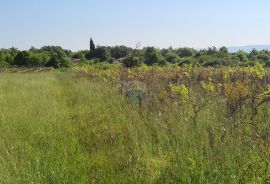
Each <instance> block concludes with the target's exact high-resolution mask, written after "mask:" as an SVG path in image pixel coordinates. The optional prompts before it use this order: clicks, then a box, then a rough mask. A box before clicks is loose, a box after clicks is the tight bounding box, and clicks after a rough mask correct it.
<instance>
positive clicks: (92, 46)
mask: <svg viewBox="0 0 270 184" xmlns="http://www.w3.org/2000/svg"><path fill="white" fill-rule="evenodd" d="M95 50H96V46H95V43H94V41H93V40H92V38H90V51H92V52H94V51H95Z"/></svg>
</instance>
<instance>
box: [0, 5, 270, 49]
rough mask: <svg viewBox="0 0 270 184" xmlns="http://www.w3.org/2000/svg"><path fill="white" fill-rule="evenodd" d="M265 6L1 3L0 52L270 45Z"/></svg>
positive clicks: (267, 13)
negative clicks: (46, 47)
mask: <svg viewBox="0 0 270 184" xmlns="http://www.w3.org/2000/svg"><path fill="white" fill-rule="evenodd" d="M269 8H270V1H269V0H257V1H255V0H24V1H23V0H0V25H1V26H0V48H9V47H11V46H15V47H17V48H19V49H28V48H30V47H31V46H35V47H41V46H44V45H60V46H62V47H64V48H67V49H72V50H79V49H88V40H89V37H90V36H92V37H93V39H94V41H95V42H96V44H99V45H127V46H132V47H134V46H135V45H136V43H137V42H138V41H140V42H141V44H142V46H156V47H160V48H163V47H169V46H173V47H184V46H188V47H194V48H206V47H208V46H214V45H215V46H217V47H220V46H223V45H225V46H240V45H251V44H270V21H269V18H270V11H269Z"/></svg>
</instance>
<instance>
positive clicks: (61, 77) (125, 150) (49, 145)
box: [0, 71, 270, 184]
mask: <svg viewBox="0 0 270 184" xmlns="http://www.w3.org/2000/svg"><path fill="white" fill-rule="evenodd" d="M189 111H190V110H189V109H188V107H187V108H185V107H182V108H179V109H175V108H173V107H171V108H170V106H168V108H166V109H165V110H163V111H162V112H151V111H148V110H147V109H146V107H139V106H138V105H136V104H132V103H131V102H129V101H128V100H127V99H125V97H124V96H122V95H121V94H119V89H118V88H117V86H116V85H113V84H111V83H109V82H107V83H106V82H100V81H90V80H88V79H86V78H83V77H78V76H76V75H74V74H73V73H69V72H55V71H51V72H44V73H25V74H16V73H15V74H5V73H3V74H0V112H1V114H0V171H1V172H0V183H4V184H6V183H7V184H8V183H10V184H14V183H15V184H16V183H27V184H28V183H46V184H47V183H53V184H55V183H57V184H58V183H106V184H107V183H116V184H119V183H161V184H162V183H264V182H266V181H267V179H269V177H270V173H269V169H268V165H267V166H265V163H266V162H265V161H264V159H265V158H266V156H265V155H264V154H265V153H266V154H268V153H269V150H266V151H261V150H260V149H258V148H256V147H250V146H249V145H248V144H247V143H246V140H245V139H244V137H242V136H238V135H231V136H228V138H227V139H226V140H225V141H223V142H222V141H220V139H219V136H220V133H221V129H222V126H221V125H222V123H224V122H223V121H224V119H222V113H223V112H222V109H220V108H219V107H218V106H217V105H216V104H212V105H209V106H208V107H207V108H206V109H205V110H204V111H202V112H200V118H199V120H198V126H197V127H194V126H192V123H191V122H190V118H189V113H190V112H189ZM266 168H267V169H266Z"/></svg>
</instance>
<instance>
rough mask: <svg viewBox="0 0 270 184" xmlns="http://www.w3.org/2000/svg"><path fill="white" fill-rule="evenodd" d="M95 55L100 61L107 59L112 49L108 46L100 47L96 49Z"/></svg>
mask: <svg viewBox="0 0 270 184" xmlns="http://www.w3.org/2000/svg"><path fill="white" fill-rule="evenodd" d="M93 57H94V58H98V59H100V61H106V60H108V59H109V58H110V51H109V49H108V48H106V47H98V48H96V49H95V51H94V53H93Z"/></svg>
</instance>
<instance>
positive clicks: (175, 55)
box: [0, 39, 270, 68]
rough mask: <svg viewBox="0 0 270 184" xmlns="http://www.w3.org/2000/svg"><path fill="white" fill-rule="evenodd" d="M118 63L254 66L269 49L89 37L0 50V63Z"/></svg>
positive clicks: (268, 61) (267, 59)
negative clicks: (106, 42)
mask: <svg viewBox="0 0 270 184" xmlns="http://www.w3.org/2000/svg"><path fill="white" fill-rule="evenodd" d="M74 62H76V63H78V62H79V63H88V64H96V63H121V64H123V65H124V66H126V67H135V66H139V65H141V64H146V65H149V66H151V65H159V66H166V65H172V64H173V65H178V66H184V65H185V66H186V65H188V66H203V67H219V66H254V65H255V64H256V63H257V62H259V63H261V64H263V65H265V66H266V67H269V66H270V51H268V50H262V51H257V50H256V49H253V50H252V51H251V52H250V53H246V52H244V51H241V50H240V51H238V52H234V53H230V52H228V49H227V48H226V47H221V48H220V49H217V48H216V47H209V48H208V49H204V50H195V49H192V48H177V49H174V48H168V49H158V48H155V47H146V48H142V49H139V48H136V49H133V48H129V47H126V46H115V47H105V46H98V47H96V46H95V44H94V42H93V40H92V39H91V41H90V50H83V51H78V52H72V51H70V50H65V49H62V48H61V47H58V46H45V47H42V48H40V49H36V48H31V49H29V50H28V51H20V50H18V49H16V48H10V49H1V50H0V67H10V66H17V67H54V68H59V67H68V66H70V64H72V63H74Z"/></svg>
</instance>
